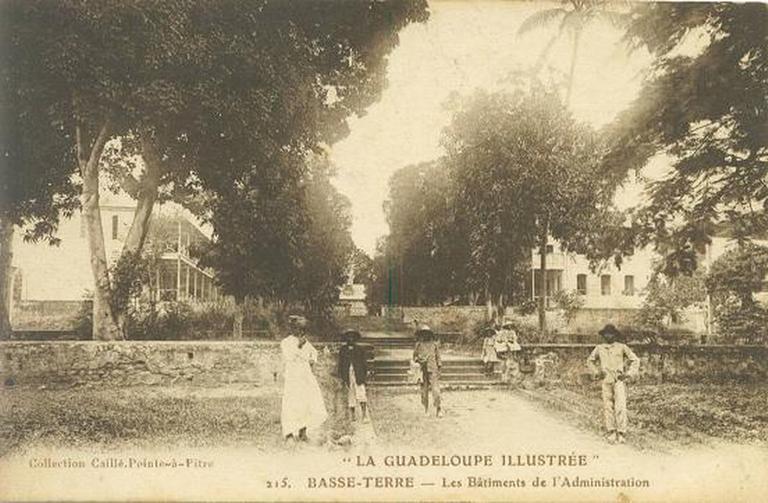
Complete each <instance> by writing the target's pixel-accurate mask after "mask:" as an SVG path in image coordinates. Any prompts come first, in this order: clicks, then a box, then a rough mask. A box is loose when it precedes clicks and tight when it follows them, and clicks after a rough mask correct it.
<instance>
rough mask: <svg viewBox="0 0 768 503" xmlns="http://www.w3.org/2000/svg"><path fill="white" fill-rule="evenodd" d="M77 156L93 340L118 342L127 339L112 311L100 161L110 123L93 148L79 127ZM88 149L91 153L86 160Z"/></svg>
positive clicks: (104, 126) (106, 124)
mask: <svg viewBox="0 0 768 503" xmlns="http://www.w3.org/2000/svg"><path fill="white" fill-rule="evenodd" d="M76 132H77V153H78V163H79V165H80V173H81V175H82V177H83V192H82V195H81V205H82V212H83V218H84V220H85V229H86V232H87V236H88V248H89V250H90V257H91V272H92V273H93V283H94V285H93V338H94V339H99V340H118V339H122V338H123V331H122V328H121V327H120V324H119V320H118V318H117V316H115V313H114V312H113V310H112V289H111V284H110V279H109V266H108V263H107V251H106V247H105V245H104V231H103V229H102V226H101V209H100V207H99V159H100V158H101V154H102V152H103V151H104V144H105V143H106V142H107V139H108V136H109V123H108V122H106V123H105V124H104V125H103V126H102V128H101V130H100V131H99V134H98V136H97V138H96V139H95V140H94V142H93V145H92V146H90V145H88V144H87V142H86V141H85V139H84V138H83V132H82V125H81V124H78V126H77V130H76ZM86 150H88V151H89V154H87V157H86Z"/></svg>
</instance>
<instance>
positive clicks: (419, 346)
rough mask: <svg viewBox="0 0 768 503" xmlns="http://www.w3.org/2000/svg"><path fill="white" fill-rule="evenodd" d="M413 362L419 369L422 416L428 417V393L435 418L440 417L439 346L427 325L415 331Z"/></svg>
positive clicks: (440, 364) (440, 363)
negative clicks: (433, 407)
mask: <svg viewBox="0 0 768 503" xmlns="http://www.w3.org/2000/svg"><path fill="white" fill-rule="evenodd" d="M413 361H414V362H416V363H418V364H419V366H420V367H421V373H422V380H421V403H422V405H424V414H425V415H429V391H430V390H432V400H433V402H434V404H435V416H436V417H441V416H442V411H441V409H440V367H441V366H442V362H441V361H440V345H439V343H438V340H437V337H436V336H435V333H434V332H433V331H432V329H431V328H429V327H428V326H427V325H421V326H419V327H418V328H417V329H416V346H415V347H414V348H413Z"/></svg>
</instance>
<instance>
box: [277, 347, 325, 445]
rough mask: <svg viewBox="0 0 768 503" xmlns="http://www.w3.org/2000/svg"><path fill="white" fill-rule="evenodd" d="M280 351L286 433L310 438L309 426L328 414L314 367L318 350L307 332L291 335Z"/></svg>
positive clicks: (314, 425)
mask: <svg viewBox="0 0 768 503" xmlns="http://www.w3.org/2000/svg"><path fill="white" fill-rule="evenodd" d="M280 351H281V353H282V355H283V377H284V383H283V403H282V413H281V415H280V419H281V423H282V426H283V437H284V438H285V439H286V440H287V439H290V438H293V439H298V440H303V441H307V440H308V438H307V428H309V429H314V428H317V427H318V426H320V425H321V424H323V421H325V419H326V418H327V417H328V412H327V411H326V409H325V402H324V401H323V395H322V392H321V391H320V385H318V383H317V379H316V378H315V375H314V374H313V373H312V367H311V364H314V363H315V362H317V350H316V349H315V348H314V347H313V346H312V344H310V343H309V342H307V339H306V337H304V336H303V335H302V336H300V337H297V336H295V335H289V336H288V337H286V338H285V339H283V340H282V342H281V343H280Z"/></svg>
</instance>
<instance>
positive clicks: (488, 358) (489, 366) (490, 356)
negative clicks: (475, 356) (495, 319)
mask: <svg viewBox="0 0 768 503" xmlns="http://www.w3.org/2000/svg"><path fill="white" fill-rule="evenodd" d="M495 337H496V330H495V329H493V328H490V327H489V328H486V329H485V331H484V337H483V354H482V360H483V365H484V367H485V374H486V375H488V376H490V375H492V374H493V368H494V367H495V366H496V363H498V361H499V357H498V355H497V354H496V348H495V347H493V343H494V338H495Z"/></svg>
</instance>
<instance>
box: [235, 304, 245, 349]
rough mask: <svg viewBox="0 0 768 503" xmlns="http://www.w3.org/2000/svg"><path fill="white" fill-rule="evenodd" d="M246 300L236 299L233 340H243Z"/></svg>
mask: <svg viewBox="0 0 768 503" xmlns="http://www.w3.org/2000/svg"><path fill="white" fill-rule="evenodd" d="M243 304H244V299H240V298H235V315H234V320H233V322H232V338H233V339H234V340H236V341H239V340H241V339H242V338H243V320H244V319H245V312H244V310H243V307H244V306H243Z"/></svg>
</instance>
